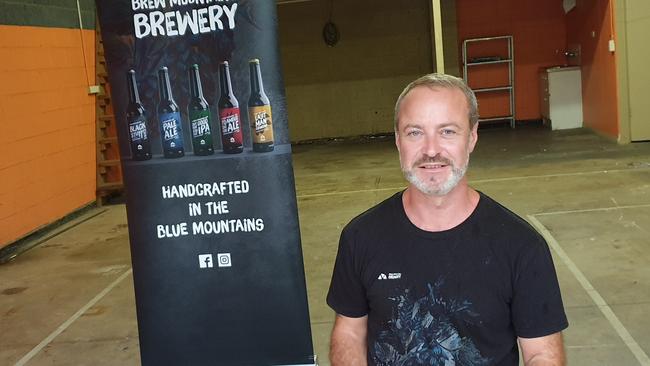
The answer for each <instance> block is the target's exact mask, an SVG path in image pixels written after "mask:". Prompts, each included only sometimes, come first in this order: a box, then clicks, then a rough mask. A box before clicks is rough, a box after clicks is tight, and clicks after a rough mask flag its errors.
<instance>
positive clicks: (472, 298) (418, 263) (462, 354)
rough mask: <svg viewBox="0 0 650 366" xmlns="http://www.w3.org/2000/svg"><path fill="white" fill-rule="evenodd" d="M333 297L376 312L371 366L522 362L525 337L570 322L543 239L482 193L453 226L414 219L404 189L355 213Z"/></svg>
mask: <svg viewBox="0 0 650 366" xmlns="http://www.w3.org/2000/svg"><path fill="white" fill-rule="evenodd" d="M327 303H328V304H329V305H330V306H331V307H332V309H334V310H335V311H336V312H337V313H338V314H341V315H344V316H347V317H361V316H364V315H368V364H369V365H386V366H388V365H423V364H426V365H450V364H451V365H453V364H455V365H517V364H518V358H519V355H518V348H517V336H519V337H522V338H535V337H541V336H545V335H549V334H553V333H556V332H558V331H561V330H562V329H564V328H566V327H567V325H568V323H567V319H566V315H565V314H564V308H563V306H562V298H561V296H560V290H559V286H558V282H557V276H556V274H555V269H554V267H553V261H552V258H551V253H550V251H549V249H548V246H547V244H546V242H545V240H544V238H542V237H541V236H540V235H539V234H538V233H537V232H536V231H535V230H534V229H533V228H532V227H531V226H530V225H528V223H526V222H525V221H524V220H523V219H521V218H520V217H519V216H517V215H515V214H514V213H512V212H511V211H509V210H508V209H506V208H505V207H503V206H501V205H500V204H498V203H497V202H495V201H494V200H492V199H491V198H489V197H488V196H486V195H484V194H482V193H481V194H480V200H479V203H478V205H477V207H476V209H475V210H474V212H473V213H472V214H471V215H470V216H469V217H468V218H467V219H466V220H465V221H464V222H463V223H461V224H460V225H458V226H456V227H455V228H453V229H450V230H445V231H440V232H428V231H424V230H421V229H419V228H418V227H416V226H415V225H413V223H411V221H410V220H409V219H408V217H407V216H406V213H405V212H404V207H403V204H402V193H397V194H395V195H394V196H392V197H390V198H389V199H387V200H385V201H384V202H382V203H380V204H379V205H377V206H375V207H373V208H371V209H370V210H368V211H366V212H364V213H363V214H361V215H360V216H358V217H356V218H355V219H353V220H352V221H351V222H350V223H349V224H348V225H347V226H346V227H345V228H344V229H343V232H342V233H341V240H340V243H339V250H338V255H337V258H336V263H335V267H334V273H333V276H332V282H331V284H330V290H329V293H328V295H327Z"/></svg>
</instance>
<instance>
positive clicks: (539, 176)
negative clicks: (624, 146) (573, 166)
mask: <svg viewBox="0 0 650 366" xmlns="http://www.w3.org/2000/svg"><path fill="white" fill-rule="evenodd" d="M647 169H650V168H645V167H644V168H631V169H611V170H592V171H588V172H575V173H557V174H543V175H522V176H519V177H503V178H490V179H477V180H470V183H491V182H507V181H511V180H523V179H539V178H558V177H574V176H580V175H595V174H609V173H627V172H635V171H639V170H647Z"/></svg>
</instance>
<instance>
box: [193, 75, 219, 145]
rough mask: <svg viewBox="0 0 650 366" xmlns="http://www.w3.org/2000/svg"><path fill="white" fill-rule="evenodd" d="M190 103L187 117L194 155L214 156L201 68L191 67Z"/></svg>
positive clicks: (208, 108)
mask: <svg viewBox="0 0 650 366" xmlns="http://www.w3.org/2000/svg"><path fill="white" fill-rule="evenodd" d="M189 76H190V93H191V97H190V102H189V104H188V105H187V115H188V116H189V118H190V129H191V130H192V148H193V149H194V155H212V154H213V153H214V148H213V146H212V129H211V128H210V126H211V124H210V106H209V105H208V102H207V101H206V100H205V98H204V97H203V87H202V86H201V75H199V66H198V65H196V64H194V65H192V67H190V75H189Z"/></svg>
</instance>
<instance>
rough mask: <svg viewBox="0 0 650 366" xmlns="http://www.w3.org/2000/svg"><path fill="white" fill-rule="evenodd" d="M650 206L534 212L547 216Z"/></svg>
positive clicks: (636, 206)
mask: <svg viewBox="0 0 650 366" xmlns="http://www.w3.org/2000/svg"><path fill="white" fill-rule="evenodd" d="M645 207H650V203H647V204H643V205H627V206H612V207H601V208H586V209H583V210H567V211H552V212H540V213H537V214H535V216H549V215H565V214H572V213H583V212H600V211H615V210H620V209H623V208H645Z"/></svg>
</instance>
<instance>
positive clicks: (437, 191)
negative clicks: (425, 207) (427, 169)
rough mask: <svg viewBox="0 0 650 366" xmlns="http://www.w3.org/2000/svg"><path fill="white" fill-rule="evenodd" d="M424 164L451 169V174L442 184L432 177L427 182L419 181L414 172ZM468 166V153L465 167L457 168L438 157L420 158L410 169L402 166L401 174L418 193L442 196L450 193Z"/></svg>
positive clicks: (450, 162)
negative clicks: (439, 164)
mask: <svg viewBox="0 0 650 366" xmlns="http://www.w3.org/2000/svg"><path fill="white" fill-rule="evenodd" d="M426 163H441V164H445V165H448V166H450V167H451V174H450V175H449V177H447V179H446V180H445V181H444V182H437V181H436V180H435V178H434V177H430V178H429V180H428V181H424V180H421V179H420V178H419V177H418V176H417V174H416V171H417V169H418V166H420V165H422V164H426ZM468 164H469V152H468V154H467V159H466V160H465V165H463V166H462V167H457V166H456V165H455V164H454V162H453V161H451V160H449V159H447V158H443V157H441V156H439V155H436V156H433V157H431V156H422V157H421V158H420V159H418V160H417V161H416V162H415V163H413V165H412V166H411V167H410V168H407V169H405V168H404V167H403V166H402V173H404V178H406V180H407V181H409V183H411V184H413V185H414V186H415V188H417V189H418V190H419V191H420V192H422V193H424V194H426V195H428V196H444V195H446V194H447V193H449V192H451V190H452V189H454V188H455V187H456V186H457V185H458V183H459V182H460V181H461V179H463V177H464V176H465V172H466V171H467V165H468Z"/></svg>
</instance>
